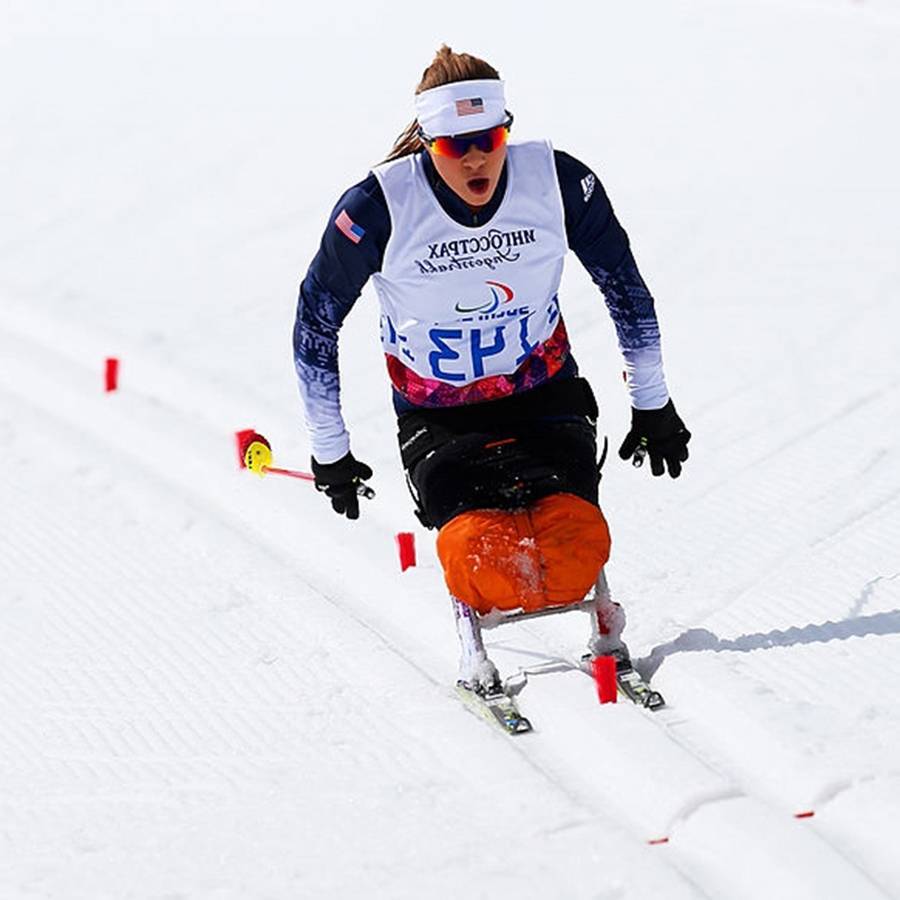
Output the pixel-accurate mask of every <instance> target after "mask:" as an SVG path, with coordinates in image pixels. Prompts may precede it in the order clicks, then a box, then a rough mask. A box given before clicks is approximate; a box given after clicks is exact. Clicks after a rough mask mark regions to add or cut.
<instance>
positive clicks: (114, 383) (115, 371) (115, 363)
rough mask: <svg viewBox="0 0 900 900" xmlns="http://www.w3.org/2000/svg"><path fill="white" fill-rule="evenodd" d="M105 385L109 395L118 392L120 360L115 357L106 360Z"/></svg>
mask: <svg viewBox="0 0 900 900" xmlns="http://www.w3.org/2000/svg"><path fill="white" fill-rule="evenodd" d="M105 383H106V392H107V393H110V392H111V391H114V390H116V388H118V386H119V360H118V359H117V358H116V357H115V356H109V357H107V359H106V373H105Z"/></svg>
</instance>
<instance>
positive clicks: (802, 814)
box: [794, 809, 816, 819]
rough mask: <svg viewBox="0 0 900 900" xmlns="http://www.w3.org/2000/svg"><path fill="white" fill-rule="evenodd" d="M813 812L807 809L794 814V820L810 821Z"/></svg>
mask: <svg viewBox="0 0 900 900" xmlns="http://www.w3.org/2000/svg"><path fill="white" fill-rule="evenodd" d="M815 814H816V813H815V810H812V809H807V810H806V811H805V812H798V813H794V818H795V819H811V818H812V817H813V816H814V815H815Z"/></svg>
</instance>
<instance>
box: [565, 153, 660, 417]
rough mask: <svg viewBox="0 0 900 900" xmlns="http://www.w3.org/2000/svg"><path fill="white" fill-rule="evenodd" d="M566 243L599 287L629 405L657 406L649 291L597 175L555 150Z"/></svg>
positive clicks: (656, 343)
mask: <svg viewBox="0 0 900 900" xmlns="http://www.w3.org/2000/svg"><path fill="white" fill-rule="evenodd" d="M554 156H555V160H556V174H557V179H558V180H559V188H560V193H561V194H562V199H563V210H564V213H565V225H566V238H567V240H568V242H569V247H570V248H571V250H572V251H573V252H574V253H575V255H576V256H577V257H578V259H579V260H580V261H581V264H582V265H583V266H584V268H585V269H586V270H587V272H588V274H589V275H590V276H591V279H592V280H593V282H594V284H596V285H597V287H599V288H600V291H601V292H602V294H603V297H604V299H605V300H606V306H607V308H608V309H609V313H610V316H611V317H612V320H613V324H614V325H615V328H616V335H617V337H618V340H619V349H620V350H621V351H622V356H623V359H624V361H625V376H626V382H627V384H628V389H629V392H630V394H631V404H632V406H634V407H635V408H637V409H658V408H660V407H662V406H665V404H666V402H667V401H668V399H669V393H668V389H667V388H666V382H665V376H664V375H663V369H662V352H661V348H660V336H659V323H658V321H657V318H656V309H655V305H654V302H653V296H652V295H651V294H650V291H649V289H648V288H647V285H646V284H645V283H644V279H643V278H642V277H641V273H640V272H639V271H638V267H637V263H636V262H635V259H634V255H633V254H632V252H631V246H630V243H629V241H628V235H627V234H626V233H625V229H624V228H623V227H622V226H621V224H620V223H619V220H618V219H617V218H616V214H615V212H614V211H613V208H612V204H611V203H610V201H609V197H607V195H606V191H605V190H604V188H603V185H602V184H601V183H600V179H599V178H597V176H596V175H595V174H594V173H593V172H592V171H591V170H590V169H589V168H588V167H587V166H586V165H585V164H584V163H583V162H581V161H579V160H577V159H575V157H573V156H570V155H569V154H568V153H564V152H562V151H561V150H555V151H554Z"/></svg>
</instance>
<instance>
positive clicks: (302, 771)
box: [0, 0, 900, 900]
mask: <svg viewBox="0 0 900 900" xmlns="http://www.w3.org/2000/svg"><path fill="white" fill-rule="evenodd" d="M444 40H446V41H447V42H449V43H450V44H451V45H453V46H456V47H458V48H459V49H468V50H471V51H473V52H476V53H481V54H483V55H485V56H487V57H488V58H490V59H491V60H493V61H494V62H495V63H496V64H497V65H498V66H499V67H500V68H501V70H502V72H503V74H504V76H505V77H506V79H507V81H508V91H509V97H510V104H511V106H512V108H513V109H514V110H515V112H516V127H517V134H518V136H520V137H534V136H539V135H543V134H546V135H549V136H551V137H552V138H553V139H554V141H555V143H556V145H557V146H559V147H561V148H563V149H566V150H569V151H570V152H572V153H574V154H576V155H577V156H579V157H581V158H583V159H584V160H585V161H587V162H589V163H591V164H592V165H593V166H595V167H596V169H597V171H598V173H599V175H600V177H601V179H602V180H603V182H604V184H605V185H606V187H607V190H608V191H609V193H610V196H611V197H612V199H613V202H614V204H615V206H616V208H617V211H618V213H619V215H620V218H621V219H622V221H623V222H624V224H625V226H626V228H627V229H628V230H629V232H630V234H631V237H632V242H633V246H634V248H635V252H636V255H637V258H638V261H639V264H640V266H641V268H642V271H643V272H644V274H645V276H646V278H647V279H648V281H649V283H650V285H651V287H652V289H653V291H654V293H655V295H656V297H657V299H658V308H659V313H660V318H661V324H662V328H663V335H664V342H665V352H666V361H667V371H668V376H669V381H670V386H671V389H672V392H673V395H674V397H675V399H676V402H677V404H678V407H679V409H680V411H681V412H682V414H683V416H684V418H685V420H686V421H687V423H688V425H689V427H690V428H691V430H692V431H693V433H694V440H693V443H692V445H691V451H692V456H691V460H690V462H689V463H688V466H687V468H686V471H685V475H684V477H683V478H682V479H680V480H679V481H677V482H672V481H669V480H665V481H662V480H660V481H655V480H651V478H650V477H649V474H648V473H647V472H641V471H634V470H632V469H631V468H630V467H629V466H627V465H624V464H622V463H620V462H619V461H618V460H617V459H612V460H611V461H610V462H609V463H608V466H607V469H606V475H605V478H604V482H603V489H604V490H603V502H604V508H605V511H606V514H607V517H608V519H609V521H610V524H611V528H612V532H613V541H614V547H613V559H612V561H611V563H610V566H609V575H610V580H611V584H612V587H613V590H614V593H615V595H616V597H617V598H618V599H619V600H621V601H622V602H623V603H624V604H625V605H626V607H627V609H628V612H629V628H628V631H627V632H626V637H627V638H628V640H629V642H630V645H631V647H632V650H633V652H634V654H635V655H636V656H637V657H639V658H640V661H641V666H642V668H643V670H644V671H645V672H647V673H650V674H652V675H653V678H654V684H655V685H656V686H657V687H658V688H659V689H660V690H662V691H663V692H664V693H665V695H666V697H667V699H668V701H669V703H670V709H668V710H667V711H665V712H663V713H660V714H658V715H656V716H652V717H651V716H650V715H648V714H646V713H643V712H642V711H640V710H637V709H635V708H633V707H630V706H626V705H622V704H618V705H616V706H605V707H602V708H601V707H600V706H599V705H598V704H597V702H596V698H595V694H594V691H593V686H592V685H591V683H590V681H589V680H588V679H587V678H586V677H585V676H584V675H582V674H581V673H579V672H576V671H573V670H572V669H571V666H570V662H571V660H572V659H573V658H574V657H575V656H577V654H578V653H579V652H580V650H581V648H582V646H583V644H584V641H585V639H586V637H587V632H588V628H587V621H586V620H585V619H584V618H583V617H582V616H581V614H572V615H571V616H566V617H562V618H558V619H555V620H550V621H548V620H540V621H539V622H535V623H532V624H523V625H520V626H509V627H508V628H507V629H506V630H503V629H501V630H499V631H495V632H491V633H490V635H489V641H490V644H491V648H492V654H493V655H494V656H495V658H496V661H497V662H498V664H499V665H500V666H501V668H502V669H503V670H504V672H506V673H512V672H515V671H517V670H518V669H519V668H520V667H523V666H524V667H532V668H534V669H538V670H541V671H542V672H543V674H533V675H532V676H531V677H530V680H529V683H528V685H527V686H526V688H525V689H524V691H523V693H522V694H521V697H520V699H521V703H522V706H523V708H525V710H526V711H527V714H528V715H530V716H531V717H532V718H533V720H534V722H535V724H536V726H537V730H536V732H535V733H533V734H531V735H527V736H523V737H520V738H515V739H510V738H507V737H505V736H503V735H501V734H499V733H495V732H494V731H492V730H490V729H489V728H488V727H486V726H485V724H484V723H483V722H481V721H479V720H478V719H476V718H475V717H473V716H472V715H471V714H470V713H469V712H467V711H466V710H465V709H464V708H463V707H462V705H461V704H460V703H459V701H458V700H457V699H456V697H455V696H454V693H453V690H452V682H453V678H454V675H455V666H456V644H455V636H454V633H453V624H452V614H451V610H450V606H449V603H448V602H447V599H446V596H445V593H444V590H443V588H442V583H441V578H440V573H439V568H438V565H437V562H436V558H435V554H434V552H433V548H432V543H433V542H432V537H431V536H430V535H428V534H426V533H425V532H423V531H422V530H421V529H418V528H417V526H416V525H415V522H414V519H413V517H412V514H411V510H410V505H409V502H408V500H407V497H406V494H405V489H404V486H403V482H402V477H401V473H400V466H399V459H398V453H397V450H396V447H395V443H394V438H393V419H392V416H391V413H390V407H389V392H388V388H387V381H386V378H385V377H384V375H383V361H382V359H381V357H380V350H379V347H378V342H377V338H376V334H377V328H376V324H377V313H376V308H375V302H374V295H373V294H372V293H371V291H370V290H368V289H367V291H366V293H365V294H364V297H363V299H362V300H361V301H360V303H359V304H358V306H357V309H356V310H355V311H354V314H353V315H352V316H351V319H350V320H349V322H348V325H347V327H346V330H345V333H344V335H343V337H342V360H343V361H342V365H343V373H344V399H345V407H346V412H347V418H348V421H349V424H350V427H351V433H352V439H353V447H354V450H355V451H356V452H357V454H358V455H359V456H360V457H361V458H363V459H365V460H367V461H368V462H370V463H371V464H372V465H373V466H374V468H375V470H376V478H375V479H374V482H373V483H374V486H375V487H376V488H377V491H378V496H377V498H376V500H375V501H373V502H371V503H366V504H365V505H364V511H363V518H362V519H361V520H360V521H359V522H357V523H349V522H347V521H346V520H341V519H339V518H338V517H336V516H334V515H333V514H332V513H331V512H330V510H329V509H328V506H327V504H326V503H325V502H324V501H323V499H322V498H321V497H319V496H317V495H316V493H315V492H314V491H312V490H311V489H310V488H309V487H308V486H307V485H305V484H303V483H301V482H295V481H289V480H287V479H278V478H276V477H274V476H270V477H268V478H265V479H262V480H259V479H256V478H255V477H254V476H251V475H250V474H249V473H246V472H239V471H238V470H237V468H236V466H235V458H234V448H233V442H232V434H233V432H234V431H235V430H237V429H239V428H245V427H248V426H249V427H256V428H257V429H259V430H260V431H262V432H263V433H264V434H266V435H267V436H268V437H269V439H270V440H271V441H272V443H273V445H274V448H275V455H276V463H278V464H281V465H288V466H289V465H295V466H299V467H303V465H304V463H305V462H306V461H307V457H308V445H307V443H306V438H305V435H304V433H303V428H302V418H301V412H300V409H299V401H298V397H297V393H296V387H295V384H294V375H293V370H292V364H291V359H290V330H291V324H292V320H293V313H294V301H295V294H296V285H297V283H298V280H299V277H300V275H301V274H302V272H303V271H304V270H305V267H306V265H307V263H308V261H309V259H310V258H311V256H312V254H313V253H314V251H315V248H316V246H317V243H318V240H319V236H320V234H321V230H322V228H323V227H324V224H325V217H326V215H327V213H328V211H329V210H330V208H331V206H332V204H333V203H334V201H335V199H336V198H337V196H339V194H340V193H341V191H342V190H343V189H344V188H345V187H346V186H347V185H349V184H350V183H352V182H353V181H356V180H358V179H359V178H361V177H362V176H363V175H364V174H365V172H366V171H367V169H368V167H369V166H370V165H372V164H373V163H375V162H377V161H378V160H380V159H381V158H382V157H383V155H384V154H385V152H386V151H387V149H388V147H389V145H390V142H391V140H392V139H393V137H394V135H395V134H396V133H397V132H399V130H400V129H401V127H402V126H403V125H404V124H405V123H406V121H407V120H408V118H409V95H410V92H411V90H412V88H413V86H414V84H415V82H416V80H417V77H418V74H419V73H420V71H421V69H422V68H423V67H424V66H425V65H426V64H427V62H428V60H429V58H430V56H431V53H432V52H433V50H434V49H435V47H436V46H437V45H438V44H439V43H440V42H441V41H444ZM0 82H2V84H3V90H2V91H0V116H2V123H3V125H2V128H0V173H2V184H0V196H2V202H0V449H2V456H3V460H4V462H5V465H4V466H3V467H2V469H0V627H2V648H3V652H2V655H0V721H2V723H3V726H2V728H0V897H3V898H65V900H81V898H85V900H86V898H91V900H96V898H117V900H118V898H142V900H143V898H159V900H162V898H167V900H175V898H191V900H194V898H199V900H226V898H227V900H232V898H242V900H244V898H297V897H357V896H369V897H392V898H394V897H397V898H407V897H409V898H421V897H426V896H427V897H459V896H466V897H472V898H474V897H508V896H509V897H512V896H515V897H517V898H532V897H533V898H538V897H540V898H546V897H566V898H604V900H611V898H632V897H633V898H642V900H643V898H647V897H658V898H691V897H709V898H729V900H730V898H743V897H753V898H755V897H766V898H807V897H808V898H831V897H841V898H849V897H852V898H868V897H900V856H898V854H897V852H896V838H897V834H898V830H897V816H898V813H900V699H898V697H900V692H898V690H897V684H898V681H900V552H898V548H900V464H898V453H900V429H898V424H897V423H898V421H900V365H898V351H900V340H898V337H897V335H898V332H900V327H898V326H900V313H898V287H897V286H898V284H900V263H898V247H900V211H898V210H900V169H898V166H897V162H896V161H897V160H898V159H900V126H898V124H897V121H898V120H897V108H898V96H900V90H898V89H900V5H898V4H897V3H896V2H895V0H861V2H851V0H846V2H844V0H797V2H791V0H716V2H713V0H668V2H663V0H645V2H642V3H640V4H637V3H630V4H624V3H613V2H598V3H590V4H589V3H584V4H578V3H574V2H571V0H568V2H560V3H555V4H553V6H552V14H551V12H550V10H549V9H548V8H547V6H546V4H537V3H533V2H524V3H519V4H516V5H515V6H514V7H506V6H501V5H499V4H497V5H495V6H489V5H484V6H482V7H479V8H475V9H470V8H462V7H448V6H447V5H446V4H438V5H433V6H428V5H427V4H426V5H423V4H413V3H411V2H408V0H403V2H398V3H391V4H383V3H368V4H363V3H359V2H355V0H354V2H345V3H344V4H341V5H337V4H321V5H315V6H314V7H313V8H308V7H306V6H301V5H299V4H289V3H274V2H273V3H261V4H257V3H250V2H240V0H225V2H217V3H212V2H211V0H197V2H192V3H188V4H176V3H173V2H157V3H150V2H146V3H134V2H126V3H117V4H112V3H106V2H101V0H93V2H87V0H83V2H81V3H78V4H60V3H54V2H50V0H31V2H24V0H5V2H4V3H2V5H0ZM562 296H563V309H564V311H565V313H566V316H567V320H568V324H569V331H570V333H571V334H572V335H573V337H574V343H575V351H576V353H577V356H578V359H579V361H580V363H581V366H582V369H583V370H584V372H585V373H586V374H587V375H588V376H589V377H590V378H591V380H592V382H593V383H594V385H595V387H596V389H597V392H598V394H599V395H600V399H601V403H602V406H603V425H604V427H605V429H606V431H607V432H608V433H609V435H610V439H611V441H612V443H613V444H614V445H617V442H618V441H619V440H620V439H621V436H622V434H623V433H624V430H625V428H626V424H627V417H628V408H627V399H626V396H625V393H624V390H623V388H622V385H621V381H620V375H619V372H620V367H621V364H620V360H619V357H618V354H617V351H616V347H615V340H614V335H613V332H612V327H611V325H610V322H609V319H608V316H607V314H606V311H605V308H604V306H603V303H602V301H601V300H600V298H599V296H598V295H597V293H596V290H595V289H594V287H593V286H592V285H591V284H590V282H589V280H588V278H587V276H586V275H585V274H584V273H583V272H582V271H581V270H580V269H579V267H578V264H577V261H575V260H572V261H571V264H570V266H569V269H568V271H567V275H566V280H565V282H564V289H563V294H562ZM114 355H116V356H120V357H121V359H122V371H121V380H122V388H121V390H120V391H119V392H117V393H115V394H111V395H106V394H104V393H103V391H102V372H103V360H104V358H105V357H107V356H114ZM401 530H413V531H416V532H417V536H418V546H419V557H420V564H419V566H418V567H417V568H415V569H412V570H410V571H408V572H406V573H404V574H402V575H401V574H400V572H399V567H398V565H397V558H396V549H395V546H394V542H393V535H394V534H395V533H396V532H398V531H401ZM808 811H812V812H814V813H815V815H814V816H813V817H811V818H809V817H807V818H802V819H798V818H796V817H795V816H796V814H798V813H804V812H808ZM664 838H668V842H667V843H650V842H651V841H660V840H662V839H664Z"/></svg>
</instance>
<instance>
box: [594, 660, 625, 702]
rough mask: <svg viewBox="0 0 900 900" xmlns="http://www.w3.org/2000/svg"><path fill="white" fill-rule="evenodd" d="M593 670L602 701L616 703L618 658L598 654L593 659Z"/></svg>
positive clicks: (598, 693)
mask: <svg viewBox="0 0 900 900" xmlns="http://www.w3.org/2000/svg"><path fill="white" fill-rule="evenodd" d="M591 671H592V672H593V675H594V682H595V684H596V685H597V696H598V697H599V698H600V702H601V703H615V702H616V697H617V695H618V689H617V687H616V659H615V657H614V656H596V657H594V659H592V660H591Z"/></svg>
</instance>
